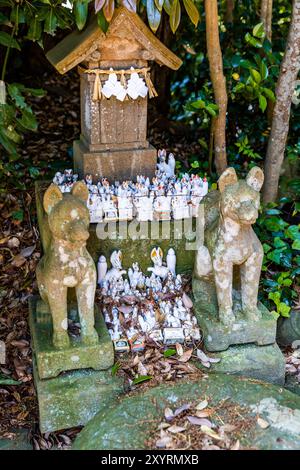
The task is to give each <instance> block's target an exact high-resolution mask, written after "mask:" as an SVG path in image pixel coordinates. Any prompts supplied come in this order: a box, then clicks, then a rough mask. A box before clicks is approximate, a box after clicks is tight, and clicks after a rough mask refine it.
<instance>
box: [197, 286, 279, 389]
mask: <svg viewBox="0 0 300 470" xmlns="http://www.w3.org/2000/svg"><path fill="white" fill-rule="evenodd" d="M193 295H194V307H195V315H196V317H197V320H198V323H199V326H200V328H201V329H202V332H203V337H204V346H205V348H206V349H207V351H209V356H211V357H216V358H219V359H220V362H218V363H216V364H212V365H211V368H210V369H209V370H211V371H213V372H222V373H228V374H234V375H239V376H242V377H251V378H253V379H258V380H264V381H266V382H271V383H275V384H278V385H283V384H284V380H285V360H284V356H283V354H282V352H281V351H280V349H279V347H278V346H277V344H276V342H275V339H276V320H275V318H274V317H273V316H272V315H271V314H270V313H269V311H268V310H267V309H266V308H265V307H264V306H263V305H262V304H259V309H260V312H261V314H262V318H261V320H260V321H257V322H254V321H249V320H246V319H245V318H244V317H243V314H242V312H241V303H240V299H239V295H238V292H237V291H234V296H233V297H234V298H233V304H234V307H233V311H234V314H235V317H236V321H235V323H234V324H233V325H232V326H230V327H228V326H225V325H223V324H222V323H220V321H219V320H218V304H217V297H216V292H215V287H214V284H213V280H212V279H210V280H209V279H208V280H207V281H205V280H198V279H193ZM251 343H252V344H251Z"/></svg>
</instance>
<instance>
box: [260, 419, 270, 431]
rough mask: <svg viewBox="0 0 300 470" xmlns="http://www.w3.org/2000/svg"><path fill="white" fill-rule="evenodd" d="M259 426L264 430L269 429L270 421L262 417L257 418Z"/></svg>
mask: <svg viewBox="0 0 300 470" xmlns="http://www.w3.org/2000/svg"><path fill="white" fill-rule="evenodd" d="M257 424H258V426H259V427H260V428H262V429H267V428H268V427H269V426H270V424H269V423H268V421H266V420H265V419H263V418H261V417H260V416H259V417H258V418H257Z"/></svg>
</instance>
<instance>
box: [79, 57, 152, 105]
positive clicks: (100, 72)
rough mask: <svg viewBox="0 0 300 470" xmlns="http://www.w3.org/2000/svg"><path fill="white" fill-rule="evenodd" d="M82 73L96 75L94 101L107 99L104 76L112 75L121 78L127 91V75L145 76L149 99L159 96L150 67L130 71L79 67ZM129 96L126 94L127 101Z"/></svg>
mask: <svg viewBox="0 0 300 470" xmlns="http://www.w3.org/2000/svg"><path fill="white" fill-rule="evenodd" d="M78 69H79V72H80V73H88V74H94V75H95V82H94V89H93V101H98V100H102V99H106V97H105V96H104V94H103V93H102V80H101V78H102V76H109V75H111V74H116V75H117V76H120V83H121V85H122V86H123V87H124V89H125V90H126V88H127V81H126V75H131V74H133V73H137V74H138V75H139V76H141V75H142V76H143V78H144V80H145V83H146V85H147V87H148V93H149V98H155V97H156V96H158V94H157V91H156V90H155V87H154V85H153V83H152V80H151V77H150V67H143V68H141V69H135V68H133V67H131V68H130V69H122V70H113V69H110V70H104V69H84V68H82V67H80V66H79V67H78ZM128 98H129V96H128V95H127V94H126V97H125V99H128Z"/></svg>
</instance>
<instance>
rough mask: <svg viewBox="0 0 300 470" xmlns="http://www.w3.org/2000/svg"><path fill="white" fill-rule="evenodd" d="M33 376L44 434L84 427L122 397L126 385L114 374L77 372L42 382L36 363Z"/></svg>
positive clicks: (87, 371) (66, 373) (90, 371)
mask: <svg viewBox="0 0 300 470" xmlns="http://www.w3.org/2000/svg"><path fill="white" fill-rule="evenodd" d="M33 376H34V382H35V387H36V391H37V396H38V404H39V416H40V430H41V432H42V433H45V432H52V431H58V430H59V429H67V428H71V427H74V426H83V425H85V424H86V423H87V422H88V421H90V420H91V419H92V418H93V417H94V416H95V414H96V413H98V412H99V411H101V410H103V409H105V408H106V407H107V406H108V405H110V404H112V403H114V402H115V401H116V400H117V398H118V396H119V395H121V394H122V393H123V381H122V380H121V379H119V378H117V377H113V376H112V374H111V371H94V370H91V369H85V370H76V371H72V372H65V373H63V374H61V375H59V376H58V377H55V378H52V379H46V380H45V379H44V380H41V379H40V378H39V374H38V370H37V367H36V364H35V361H34V369H33Z"/></svg>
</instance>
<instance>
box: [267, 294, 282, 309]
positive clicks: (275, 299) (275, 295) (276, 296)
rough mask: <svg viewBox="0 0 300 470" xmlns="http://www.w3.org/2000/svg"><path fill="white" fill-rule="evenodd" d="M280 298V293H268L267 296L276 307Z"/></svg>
mask: <svg viewBox="0 0 300 470" xmlns="http://www.w3.org/2000/svg"><path fill="white" fill-rule="evenodd" d="M280 297H281V294H280V292H269V295H268V299H270V300H273V302H274V304H275V305H276V306H278V305H279V303H280Z"/></svg>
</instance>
